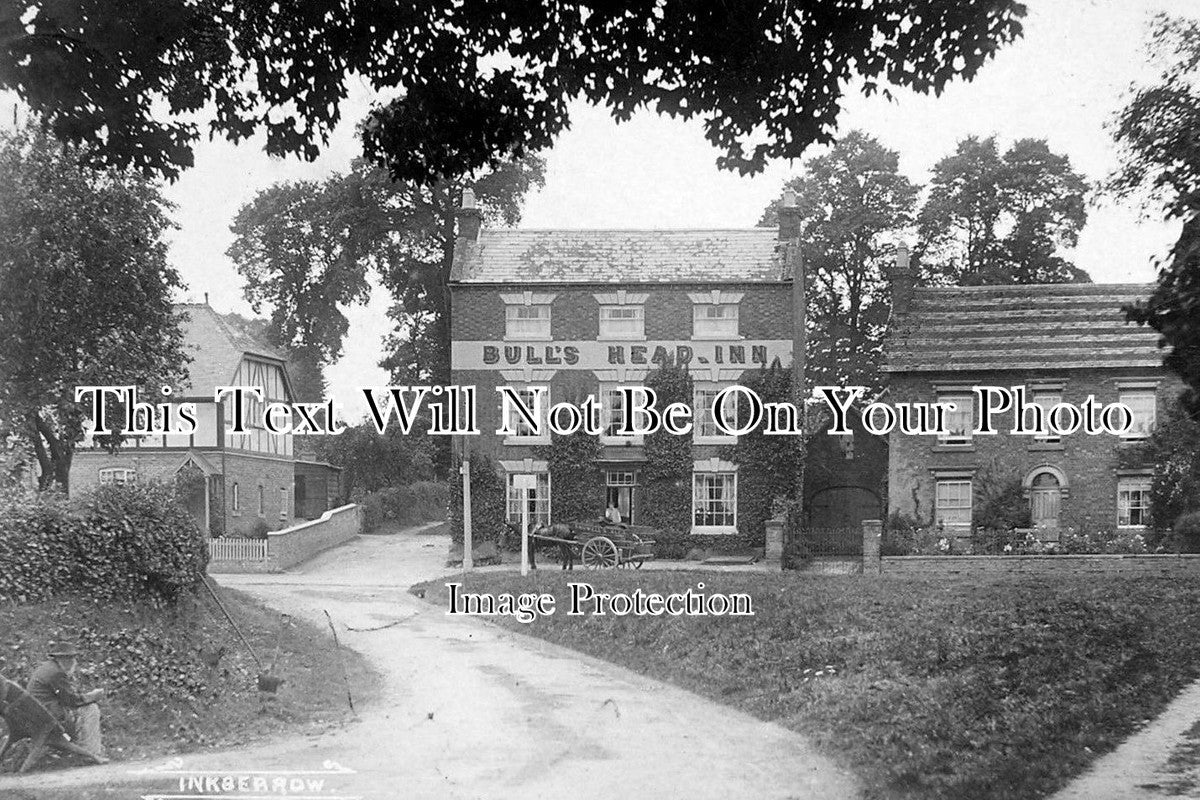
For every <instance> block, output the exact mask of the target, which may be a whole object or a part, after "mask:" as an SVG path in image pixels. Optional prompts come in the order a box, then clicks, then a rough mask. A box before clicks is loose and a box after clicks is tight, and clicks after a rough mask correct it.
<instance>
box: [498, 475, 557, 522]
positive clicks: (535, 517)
mask: <svg viewBox="0 0 1200 800" xmlns="http://www.w3.org/2000/svg"><path fill="white" fill-rule="evenodd" d="M515 474H517V473H513V472H510V473H508V474H507V476H506V478H505V481H506V484H507V486H508V502H507V504H506V507H505V511H506V514H507V516H508V521H509V522H511V523H513V524H514V525H516V526H517V528H518V529H519V528H520V527H521V495H522V494H523V493H524V491H523V490H521V489H517V488H514V487H513V476H514V475H515ZM536 475H537V488H535V489H530V490H528V491H529V525H530V529H531V530H532V529H533V528H536V527H537V526H538V525H549V524H550V473H549V472H538V473H536Z"/></svg>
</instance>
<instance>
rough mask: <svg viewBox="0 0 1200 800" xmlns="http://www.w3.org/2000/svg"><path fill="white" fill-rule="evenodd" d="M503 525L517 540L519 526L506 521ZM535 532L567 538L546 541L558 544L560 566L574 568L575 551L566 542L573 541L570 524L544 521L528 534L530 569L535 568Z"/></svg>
mask: <svg viewBox="0 0 1200 800" xmlns="http://www.w3.org/2000/svg"><path fill="white" fill-rule="evenodd" d="M505 526H506V527H507V528H508V530H509V533H511V534H512V535H514V536H516V537H517V541H518V542H519V541H520V536H521V526H520V525H517V524H516V523H513V522H506V523H505ZM536 534H540V535H542V536H551V537H553V538H555V539H565V540H567V541H564V542H547V544H557V545H558V560H559V562H560V563H561V564H562V568H563V569H564V570H568V569H569V570H574V569H575V551H574V549H573V548H572V546H571V545H570V544H568V543H567V542H573V541H575V531H573V530H572V529H571V526H570V525H567V524H566V523H563V522H556V523H554V524H553V525H546V524H545V523H542V524H539V525H538V526H537V527H535V528H534V529H533V531H532V532H531V533H530V536H529V568H530V569H537V550H538V545H539V542H540V540H539V539H537V538H535V535H536Z"/></svg>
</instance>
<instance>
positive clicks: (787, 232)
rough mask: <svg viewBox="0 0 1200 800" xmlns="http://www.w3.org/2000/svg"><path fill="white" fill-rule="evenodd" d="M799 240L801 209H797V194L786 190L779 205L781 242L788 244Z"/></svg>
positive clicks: (791, 190)
mask: <svg viewBox="0 0 1200 800" xmlns="http://www.w3.org/2000/svg"><path fill="white" fill-rule="evenodd" d="M799 238H800V209H799V208H796V192H795V190H793V189H784V190H783V200H782V201H781V202H780V204H779V240H780V241H781V242H786V241H790V240H791V239H799Z"/></svg>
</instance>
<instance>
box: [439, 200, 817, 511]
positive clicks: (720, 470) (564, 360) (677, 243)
mask: <svg viewBox="0 0 1200 800" xmlns="http://www.w3.org/2000/svg"><path fill="white" fill-rule="evenodd" d="M473 206H474V201H473V197H472V196H470V194H469V193H468V195H467V197H465V198H464V208H463V209H462V210H461V211H460V218H459V238H458V241H457V243H456V250H455V259H454V266H453V270H452V274H451V283H450V291H451V298H452V308H453V313H452V315H451V337H452V340H453V345H452V352H451V369H452V376H453V382H454V383H456V384H462V385H474V386H476V387H478V402H477V407H478V409H479V420H478V426H479V429H480V431H481V435H479V436H473V437H471V440H472V441H471V442H470V447H471V448H472V450H473V452H482V453H485V454H486V455H488V456H489V457H490V458H491V459H492V460H493V462H494V463H496V464H497V465H498V468H499V469H500V470H502V471H503V473H504V477H505V481H506V485H507V486H508V487H509V489H508V505H507V514H508V517H509V518H510V519H511V520H513V521H516V520H519V519H520V517H521V507H520V503H521V493H520V492H519V491H516V490H514V488H513V476H515V475H518V474H529V473H532V474H534V475H536V486H537V488H536V489H535V490H533V491H532V492H531V493H530V497H529V504H530V514H531V518H532V519H533V520H534V521H536V522H547V521H549V520H551V519H552V518H553V516H554V514H555V511H556V508H555V497H554V487H553V486H552V485H551V483H550V475H549V471H548V468H547V463H546V461H545V460H540V459H538V457H537V453H538V449H537V446H538V445H545V444H548V443H549V441H550V437H549V435H548V431H545V432H544V434H545V435H543V436H540V437H538V436H534V435H532V434H531V432H530V431H529V430H528V429H527V428H526V427H524V426H519V427H520V430H522V431H524V432H523V433H522V434H521V435H517V436H511V437H503V436H498V435H496V433H495V431H496V430H497V428H499V427H500V413H501V405H500V400H499V395H498V394H497V393H496V391H495V387H497V386H503V385H508V386H514V387H522V389H523V390H525V387H534V386H547V387H549V402H550V403H556V402H559V401H561V400H569V401H571V402H575V403H578V402H579V401H580V400H582V399H583V398H584V397H585V396H586V395H588V394H593V395H595V396H596V397H597V399H598V400H599V401H600V402H601V404H602V406H603V408H604V409H605V410H606V413H605V414H604V418H603V420H602V422H603V425H604V427H605V431H606V432H605V435H603V436H601V443H602V446H603V454H602V457H601V459H600V464H599V465H598V466H599V467H600V469H601V471H602V474H603V483H604V487H603V491H604V492H605V495H604V504H605V505H615V506H616V507H617V508H618V510H619V511H620V514H621V516H622V518H623V519H624V520H625V521H627V522H631V523H634V524H637V523H639V522H640V521H641V517H642V513H643V509H642V498H641V472H642V468H643V467H644V464H645V453H644V448H643V442H642V440H641V438H640V437H622V436H619V435H617V432H616V429H617V424H618V423H619V421H620V418H621V416H620V415H621V413H622V412H621V410H620V408H619V400H620V396H619V395H618V394H616V389H617V387H618V386H620V385H631V384H632V385H640V384H643V383H644V382H645V379H646V377H647V375H648V374H649V373H650V372H651V371H652V370H653V369H654V368H655V366H656V365H657V364H658V363H661V362H662V361H663V360H665V359H672V360H675V361H676V362H678V363H683V364H686V365H687V367H688V370H689V372H690V374H691V376H692V379H693V381H694V383H695V391H696V397H695V398H694V400H695V403H694V406H693V408H694V409H696V417H695V419H696V428H695V430H694V432H693V438H692V443H693V444H692V454H693V468H694V469H693V476H692V481H693V508H692V520H693V528H692V532H693V533H702V534H722V533H733V532H736V531H737V528H738V499H737V497H738V495H737V473H738V465H737V464H734V463H731V462H728V461H725V460H723V458H722V452H723V450H725V449H726V448H727V447H728V445H729V444H730V443H731V442H732V441H733V440H732V439H731V438H730V437H726V436H721V435H718V432H717V431H716V430H715V428H714V425H713V421H712V419H711V417H710V416H709V417H705V416H704V415H702V413H701V411H700V410H701V409H704V408H707V407H708V406H709V404H710V403H711V398H712V397H713V396H715V394H716V392H717V391H718V390H719V389H720V388H721V387H723V386H727V385H731V384H735V383H737V382H738V381H739V379H740V378H741V376H742V375H743V373H744V372H745V371H746V370H754V369H758V368H759V367H760V366H763V365H769V364H770V363H771V362H772V361H773V360H775V359H779V361H780V363H781V364H782V365H784V366H788V365H790V363H791V360H792V352H793V335H794V332H795V331H796V330H798V329H800V328H799V326H797V325H795V309H796V307H797V306H796V303H794V302H793V290H794V285H793V281H792V276H793V271H794V270H795V269H796V268H797V267H796V265H795V263H794V262H795V261H796V252H797V243H796V242H795V240H794V237H793V232H794V230H795V226H794V224H793V221H794V220H795V214H794V208H790V207H789V208H785V209H783V213H781V220H782V222H781V225H780V229H778V230H776V229H770V228H755V229H749V230H704V231H690V230H688V231H684V230H679V231H675V230H669V231H668V230H658V231H621V230H481V229H480V214H479V211H478V210H477V209H476V208H474V207H473ZM800 306H801V308H802V304H800Z"/></svg>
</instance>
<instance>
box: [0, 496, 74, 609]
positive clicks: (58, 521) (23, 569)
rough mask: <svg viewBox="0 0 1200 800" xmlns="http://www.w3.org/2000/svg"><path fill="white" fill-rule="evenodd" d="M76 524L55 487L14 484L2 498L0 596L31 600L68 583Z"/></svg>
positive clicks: (26, 601)
mask: <svg viewBox="0 0 1200 800" xmlns="http://www.w3.org/2000/svg"><path fill="white" fill-rule="evenodd" d="M78 525H79V521H78V520H77V519H75V518H73V517H72V516H71V514H70V512H69V510H68V508H67V498H66V496H65V495H62V494H59V493H57V492H44V493H41V494H38V493H36V492H33V491H30V490H28V489H15V490H13V492H12V493H11V494H9V495H8V496H6V497H5V498H4V500H3V501H0V600H15V601H17V602H20V603H32V602H36V601H39V600H44V599H46V598H47V597H49V596H50V595H51V594H53V593H54V592H55V591H56V590H59V589H61V588H63V587H66V586H67V585H68V584H69V582H70V580H71V577H72V565H73V564H74V561H75V558H74V548H73V546H72V541H73V539H74V538H75V534H74V532H73V530H72V529H73V528H74V527H75V526H78Z"/></svg>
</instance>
